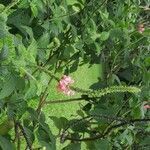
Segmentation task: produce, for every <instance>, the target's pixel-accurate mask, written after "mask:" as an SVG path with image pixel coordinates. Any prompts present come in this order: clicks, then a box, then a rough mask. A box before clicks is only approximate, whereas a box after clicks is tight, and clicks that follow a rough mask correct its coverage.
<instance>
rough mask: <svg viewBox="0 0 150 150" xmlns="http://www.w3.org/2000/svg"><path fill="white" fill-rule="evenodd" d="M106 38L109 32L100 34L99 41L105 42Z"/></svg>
mask: <svg viewBox="0 0 150 150" xmlns="http://www.w3.org/2000/svg"><path fill="white" fill-rule="evenodd" d="M108 38H109V32H105V31H104V32H102V33H101V34H100V40H102V41H106V40H107V39H108Z"/></svg>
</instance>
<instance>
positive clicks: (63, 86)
mask: <svg viewBox="0 0 150 150" xmlns="http://www.w3.org/2000/svg"><path fill="white" fill-rule="evenodd" d="M72 83H74V80H72V79H71V77H69V76H66V75H63V77H62V78H61V79H60V81H59V82H58V85H57V89H58V90H59V91H60V92H63V93H64V94H66V95H68V96H71V95H74V94H75V92H74V91H73V90H71V89H70V87H69V86H70V84H72Z"/></svg>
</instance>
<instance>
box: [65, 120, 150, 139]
mask: <svg viewBox="0 0 150 150" xmlns="http://www.w3.org/2000/svg"><path fill="white" fill-rule="evenodd" d="M149 121H150V119H133V120H129V121H128V122H122V123H120V124H117V125H113V126H111V127H110V128H109V129H108V130H107V131H106V132H105V133H104V134H103V135H101V134H99V135H97V136H94V137H87V138H79V139H78V138H72V137H67V136H66V137H65V140H71V141H93V140H97V139H100V138H104V137H105V136H106V135H108V134H109V133H110V132H111V131H112V130H113V129H116V128H119V127H122V126H124V125H127V124H131V123H136V122H149Z"/></svg>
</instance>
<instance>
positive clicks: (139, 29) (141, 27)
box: [138, 24, 145, 34]
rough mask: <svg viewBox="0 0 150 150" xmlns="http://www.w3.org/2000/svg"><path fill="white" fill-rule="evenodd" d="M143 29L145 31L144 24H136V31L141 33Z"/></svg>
mask: <svg viewBox="0 0 150 150" xmlns="http://www.w3.org/2000/svg"><path fill="white" fill-rule="evenodd" d="M144 31H145V28H144V25H143V24H139V25H138V32H139V33H141V34H142V33H143V32H144Z"/></svg>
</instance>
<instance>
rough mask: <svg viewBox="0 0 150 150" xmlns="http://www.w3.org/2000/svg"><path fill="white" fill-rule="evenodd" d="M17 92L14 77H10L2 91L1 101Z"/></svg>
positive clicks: (0, 92)
mask: <svg viewBox="0 0 150 150" xmlns="http://www.w3.org/2000/svg"><path fill="white" fill-rule="evenodd" d="M14 90H15V80H14V77H13V76H8V77H7V78H6V82H5V83H4V85H3V88H2V90H1V91H0V99H3V98H5V97H8V96H9V95H10V94H11V93H12V92H13V91H14Z"/></svg>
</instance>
